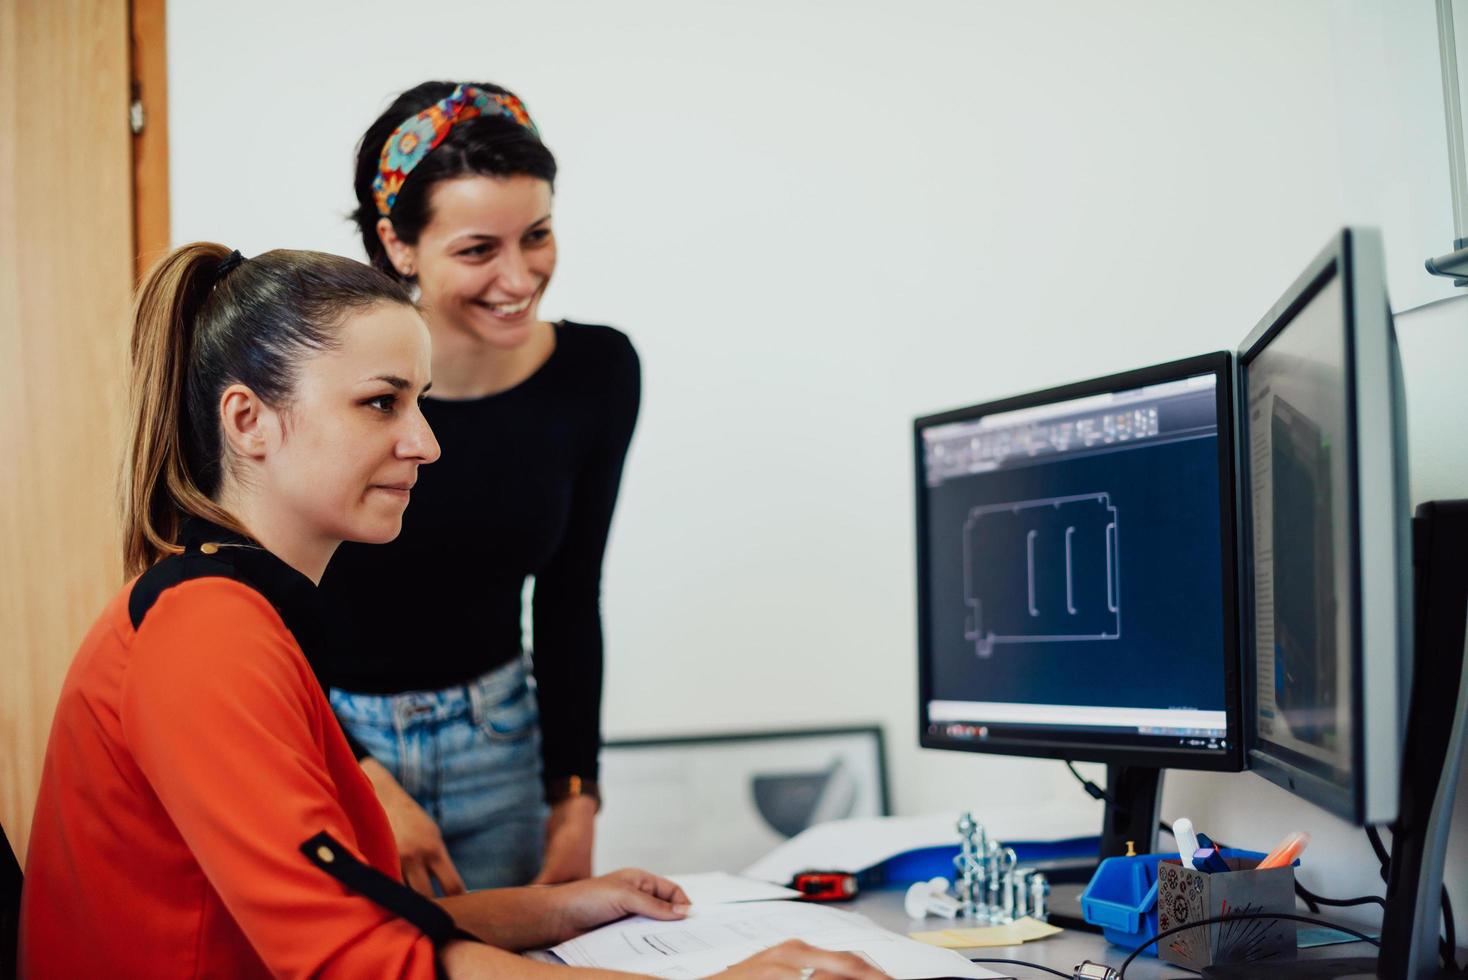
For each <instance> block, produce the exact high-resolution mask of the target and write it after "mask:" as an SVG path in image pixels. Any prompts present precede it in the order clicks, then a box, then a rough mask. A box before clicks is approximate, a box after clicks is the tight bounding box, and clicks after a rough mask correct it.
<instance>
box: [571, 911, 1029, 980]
mask: <svg viewBox="0 0 1468 980" xmlns="http://www.w3.org/2000/svg"><path fill="white" fill-rule="evenodd" d="M787 939H800V940H803V941H805V942H807V943H810V944H811V945H812V946H819V947H821V948H822V949H832V950H839V951H843V952H851V953H855V954H856V955H858V956H861V957H862V958H864V959H866V960H867V961H868V962H870V963H871V964H872V965H873V966H875V967H876V968H877V969H879V970H881V971H882V972H883V973H886V974H887V975H888V976H890V977H893V978H896V980H928V978H932V977H973V978H976V980H982V978H993V977H1000V976H1002V975H1001V974H998V973H994V972H992V971H989V970H985V969H983V968H982V967H979V966H977V965H975V964H973V963H970V962H969V961H968V960H967V959H965V958H964V957H962V956H960V955H959V954H957V953H955V952H953V951H952V950H949V949H939V948H937V947H935V946H927V945H924V944H923V943H919V942H915V941H914V940H911V939H908V938H907V937H906V936H900V935H898V934H897V933H895V932H889V931H888V930H886V929H883V928H881V927H879V926H877V925H876V924H874V923H873V922H872V921H871V920H869V919H867V918H865V917H863V916H860V915H854V914H853V913H851V912H840V911H837V910H836V909H831V908H825V907H823V906H819V905H808V904H804V903H800V902H745V903H742V904H733V905H709V906H704V907H700V908H695V909H694V910H693V911H692V912H691V913H689V915H688V917H687V918H686V919H682V920H679V921H676V922H659V921H657V920H654V919H648V918H644V917H642V916H634V917H632V918H630V919H624V920H622V921H621V922H614V923H612V924H611V925H608V926H603V927H602V928H600V929H597V930H595V931H594V932H590V933H587V934H586V935H584V936H581V937H579V938H577V939H573V940H571V941H570V942H565V943H562V944H561V945H559V946H556V947H555V948H554V949H552V950H551V952H553V953H555V954H556V955H557V956H559V957H560V958H561V959H562V960H564V961H565V962H567V963H569V964H571V965H572V966H589V967H598V968H601V969H604V970H627V971H630V972H632V973H645V974H650V975H652V976H655V977H664V978H666V980H693V978H695V977H706V976H709V975H710V974H713V973H718V972H719V971H720V970H723V969H725V968H727V967H730V966H732V965H734V964H735V963H738V962H739V961H740V960H744V959H748V958H749V957H751V956H753V955H754V954H756V953H758V952H760V951H761V950H764V949H768V948H769V947H771V946H775V945H778V944H779V943H782V942H784V941H785V940H787Z"/></svg>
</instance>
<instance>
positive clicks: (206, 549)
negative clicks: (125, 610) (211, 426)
mask: <svg viewBox="0 0 1468 980" xmlns="http://www.w3.org/2000/svg"><path fill="white" fill-rule="evenodd" d="M199 550H200V551H202V552H203V553H204V554H206V555H212V554H216V553H217V552H218V551H219V545H217V544H215V543H214V542H213V541H205V542H204V543H203V544H201V545H199ZM323 850H324V848H323Z"/></svg>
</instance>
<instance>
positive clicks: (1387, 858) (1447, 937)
mask: <svg viewBox="0 0 1468 980" xmlns="http://www.w3.org/2000/svg"><path fill="white" fill-rule="evenodd" d="M1366 839H1367V840H1369V841H1371V849H1372V850H1373V851H1375V852H1376V860H1377V861H1378V862H1380V864H1381V880H1382V881H1386V880H1387V879H1388V878H1389V877H1390V875H1391V867H1392V858H1391V854H1390V852H1388V851H1387V849H1386V845H1385V844H1383V843H1382V840H1381V831H1379V830H1377V829H1376V828H1375V827H1373V826H1370V825H1368V826H1367V827H1366ZM1385 906H1386V903H1385V902H1383V903H1382V907H1383V908H1385ZM1442 907H1443V934H1442V936H1441V937H1440V938H1439V939H1438V953H1439V954H1441V956H1442V961H1443V966H1445V967H1447V968H1448V969H1449V970H1451V971H1452V972H1454V973H1457V972H1459V971H1460V970H1461V969H1462V967H1460V966H1458V929H1457V923H1456V922H1455V921H1454V919H1453V900H1452V898H1450V897H1449V896H1448V886H1447V885H1443V897H1442Z"/></svg>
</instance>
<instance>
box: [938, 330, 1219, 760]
mask: <svg viewBox="0 0 1468 980" xmlns="http://www.w3.org/2000/svg"><path fill="white" fill-rule="evenodd" d="M1232 410H1233V409H1232V368H1231V362H1230V358H1229V356H1228V355H1227V354H1222V353H1220V354H1211V355H1206V356H1203V357H1195V358H1190V359H1188V360H1185V361H1178V362H1175V363H1172V364H1165V365H1161V366H1158V367H1153V368H1145V369H1142V370H1139V371H1131V372H1127V373H1126V374H1120V375H1115V376H1112V377H1108V378H1101V379H1097V380H1095V381H1090V382H1084V383H1081V384H1076V385H1068V386H1066V387H1063V388H1056V389H1052V390H1049V391H1043V392H1037V393H1035V394H1031V395H1025V396H1020V397H1018V398H1011V399H1006V400H1004V401H1000V402H994V403H990V404H987V405H978V406H974V407H972V408H968V409H961V410H958V411H955V412H947V413H944V414H942V415H935V416H930V417H928V418H923V419H918V420H917V422H916V423H915V433H914V434H915V448H916V464H917V481H916V482H917V547H918V621H919V687H920V706H919V713H920V719H921V720H920V725H921V732H920V740H921V742H922V744H923V745H924V746H928V747H932V748H946V749H959V750H969V751H979V752H997V753H1004V754H1014V755H1035V756H1047V757H1052V758H1064V759H1074V760H1089V761H1096V762H1109V763H1116V764H1121V765H1131V766H1148V767H1176V768H1189V769H1218V770H1222V769H1238V768H1240V766H1241V763H1242V754H1241V744H1240V734H1241V731H1240V729H1241V700H1240V679H1239V669H1238V645H1237V621H1236V616H1237V604H1236V598H1235V597H1236V582H1235V577H1234V576H1235V541H1234V535H1235V522H1234V504H1233V501H1234V488H1233V446H1232V439H1231V432H1232V425H1231V421H1232Z"/></svg>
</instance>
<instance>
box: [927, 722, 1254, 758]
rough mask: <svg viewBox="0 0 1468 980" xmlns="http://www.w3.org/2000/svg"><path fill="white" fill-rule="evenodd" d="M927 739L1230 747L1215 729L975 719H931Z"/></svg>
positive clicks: (989, 745)
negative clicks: (1024, 723) (1030, 723)
mask: <svg viewBox="0 0 1468 980" xmlns="http://www.w3.org/2000/svg"><path fill="white" fill-rule="evenodd" d="M927 734H928V737H929V738H938V739H944V740H946V741H948V742H951V743H954V745H955V747H962V746H963V745H964V744H965V743H972V744H973V745H974V747H975V748H978V747H980V746H982V747H984V748H986V749H990V750H994V749H998V748H1000V747H1001V746H1005V745H1012V746H1015V747H1016V748H1019V747H1023V746H1026V745H1036V746H1037V745H1041V744H1052V745H1053V744H1056V743H1065V744H1074V745H1088V746H1097V747H1111V746H1115V747H1118V748H1122V747H1127V748H1140V749H1162V750H1173V751H1177V750H1185V751H1192V752H1218V753H1220V754H1222V753H1226V752H1227V751H1228V749H1229V743H1228V738H1227V732H1225V731H1219V730H1217V729H1175V730H1170V729H1156V728H1150V729H1143V728H1133V729H1122V728H1117V727H1114V726H1107V727H1092V726H1087V725H1017V724H1013V723H1005V724H994V723H984V722H978V721H969V722H962V721H930V722H929V723H928V726H927Z"/></svg>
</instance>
